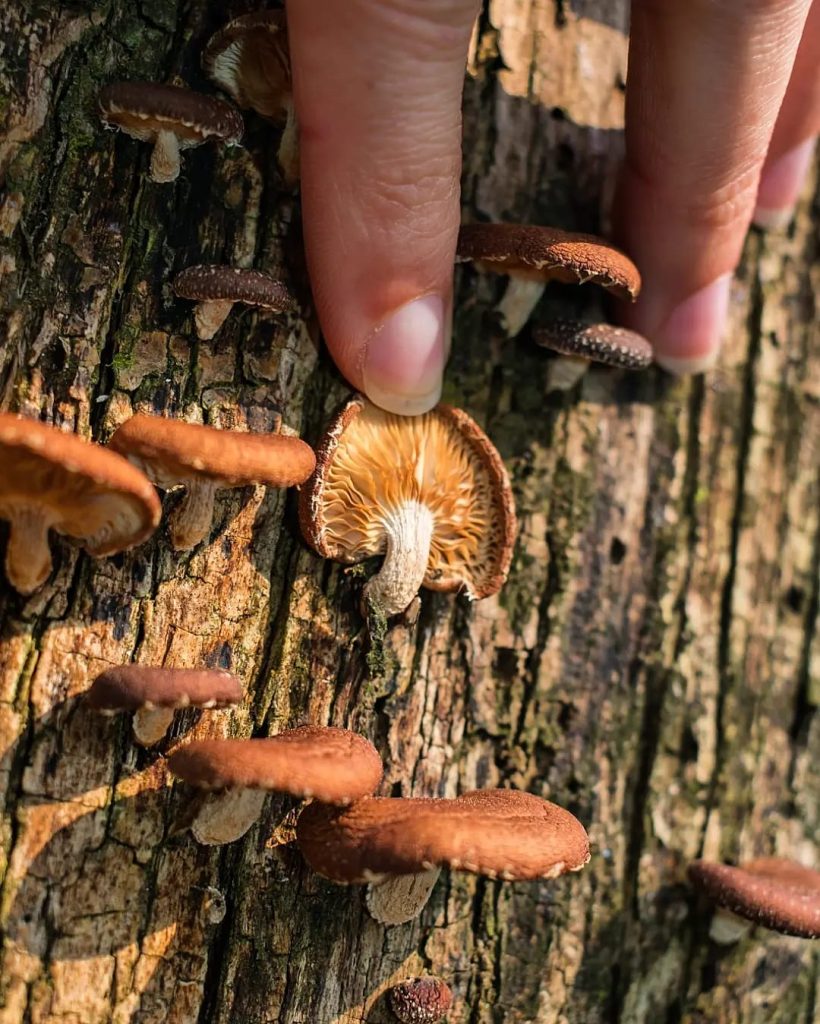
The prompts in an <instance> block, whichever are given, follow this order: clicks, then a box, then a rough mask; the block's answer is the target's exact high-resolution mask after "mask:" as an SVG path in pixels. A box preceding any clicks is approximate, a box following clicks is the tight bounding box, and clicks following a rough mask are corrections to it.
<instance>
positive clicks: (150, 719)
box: [131, 708, 174, 747]
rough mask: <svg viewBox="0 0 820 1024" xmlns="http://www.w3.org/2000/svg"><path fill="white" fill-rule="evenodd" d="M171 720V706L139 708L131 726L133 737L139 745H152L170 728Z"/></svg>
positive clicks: (172, 712)
mask: <svg viewBox="0 0 820 1024" xmlns="http://www.w3.org/2000/svg"><path fill="white" fill-rule="evenodd" d="M173 720H174V709H173V708H139V710H137V711H135V712H134V721H133V723H132V726H131V727H132V729H133V730H134V739H135V740H136V741H137V743H139V745H140V746H141V747H153V745H154V744H155V743H159V741H160V740H161V739H162V738H163V736H165V734H166V733H167V732H168V730H169V729H170V728H171V723H172V722H173Z"/></svg>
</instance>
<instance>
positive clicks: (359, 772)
mask: <svg viewBox="0 0 820 1024" xmlns="http://www.w3.org/2000/svg"><path fill="white" fill-rule="evenodd" d="M168 766H169V768H170V769H171V771H172V772H173V773H174V775H176V776H177V777H178V778H180V779H183V780H184V781H185V782H189V783H190V784H191V785H193V786H198V787H200V788H201V789H266V790H275V791H277V792H280V793H289V794H290V795H291V796H297V797H310V796H313V797H315V798H316V799H317V800H322V801H324V802H326V803H328V804H346V803H350V802H351V801H353V800H358V799H360V798H361V797H363V796H367V795H368V794H370V793H372V792H373V790H374V789H375V788H376V787H377V786H378V785H379V783H380V782H381V779H382V774H383V771H384V769H383V766H382V761H381V758H380V757H379V754H378V751H377V750H376V748H375V747H374V746H373V744H372V743H370V742H369V741H368V740H366V739H365V738H364V737H363V736H358V735H357V734H356V733H353V732H349V731H348V730H347V729H333V728H320V727H318V726H309V725H308V726H303V727H301V728H299V729H289V730H288V731H287V732H282V733H279V735H278V736H272V737H270V738H266V739H233V740H197V741H194V742H192V743H188V744H186V745H185V746H184V747H180V748H179V749H178V750H175V751H174V752H173V754H171V756H170V757H169V758H168Z"/></svg>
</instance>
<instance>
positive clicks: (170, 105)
mask: <svg viewBox="0 0 820 1024" xmlns="http://www.w3.org/2000/svg"><path fill="white" fill-rule="evenodd" d="M99 106H100V116H101V118H102V119H103V121H104V122H105V123H106V124H107V125H108V126H109V127H114V128H120V129H122V131H124V132H125V133H126V134H127V135H130V136H131V137H132V138H135V139H141V140H143V141H149V140H152V139H154V138H155V137H156V135H157V133H158V132H163V131H167V132H173V133H174V135H176V137H177V138H178V140H179V145H180V147H181V148H182V149H188V148H190V147H192V146H198V145H200V143H203V142H206V141H208V140H209V139H216V140H219V141H222V142H226V143H229V144H237V143H239V141H240V139H241V138H242V132H243V130H244V124H243V122H242V116H241V114H239V112H238V111H236V110H234V108H233V107H232V106H230V104H228V103H225V102H224V101H223V100H218V99H215V98H214V97H213V96H205V95H204V94H202V93H198V92H194V91H193V90H192V89H184V88H182V87H181V86H178V85H164V84H162V83H159V82H112V83H111V84H110V85H106V86H104V88H103V89H101V90H100V96H99Z"/></svg>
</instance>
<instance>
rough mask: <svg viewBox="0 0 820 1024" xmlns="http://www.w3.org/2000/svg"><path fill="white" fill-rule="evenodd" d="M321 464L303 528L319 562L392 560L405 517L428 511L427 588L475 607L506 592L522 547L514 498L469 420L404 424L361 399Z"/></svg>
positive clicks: (422, 419) (336, 424) (331, 437)
mask: <svg viewBox="0 0 820 1024" xmlns="http://www.w3.org/2000/svg"><path fill="white" fill-rule="evenodd" d="M316 459H317V464H316V471H315V473H314V474H313V476H312V477H311V479H310V480H309V481H308V483H307V484H306V485H305V487H304V488H303V489H302V491H301V495H300V503H299V521H300V523H301V526H302V531H303V533H304V535H305V538H306V539H307V541H308V543H310V544H311V545H312V547H313V548H314V549H315V550H316V551H317V552H318V553H319V554H320V555H322V556H323V557H325V558H333V559H336V560H337V561H340V562H346V563H354V562H361V561H363V560H364V559H366V558H370V557H372V556H373V555H380V554H385V553H386V552H389V551H390V545H391V544H396V543H398V541H397V540H396V538H395V537H394V535H393V533H394V532H395V531H396V530H398V527H397V526H396V525H395V524H396V522H397V520H400V519H401V515H402V510H403V509H405V508H407V507H415V506H422V507H423V508H426V509H427V510H429V513H431V515H432V538H431V540H430V544H429V558H426V559H425V565H423V566H422V567H421V570H422V572H423V585H424V586H425V587H428V588H429V589H431V590H460V589H464V590H466V592H467V594H468V595H469V596H470V597H472V598H481V597H487V596H489V595H490V594H494V593H496V591H498V590H499V589H500V588H501V586H502V584H503V583H504V581H505V579H506V578H507V573H508V571H509V567H510V561H511V559H512V551H513V543H514V540H515V529H516V520H515V505H514V500H513V496H512V490H511V488H510V482H509V478H508V477H507V471H506V469H505V468H504V464H503V462H502V460H501V456H500V455H499V454H498V452H497V451H496V449H495V448H494V446H493V444H492V442H491V441H490V440H489V438H488V437H487V436H486V434H484V432H483V431H482V430H481V429H480V428H479V427H478V426H477V425H476V424H475V423H474V422H473V420H472V419H470V417H469V416H468V415H467V414H466V413H465V412H462V411H461V410H460V409H453V408H450V407H449V406H446V405H439V406H437V407H436V408H435V409H433V410H432V411H431V412H429V413H426V414H425V415H424V416H412V417H407V416H396V415H393V414H391V413H388V412H385V411H384V410H382V409H380V408H378V407H377V406H375V405H373V404H372V403H370V402H368V401H367V400H366V399H364V398H362V397H361V396H354V397H353V398H352V399H351V400H350V401H349V402H348V403H347V404H346V405H345V406H344V408H343V409H342V410H341V412H340V413H339V414H338V415H337V416H336V418H335V419H334V420H333V421H332V423H331V424H330V426H329V428H328V430H327V433H326V434H325V436H324V438H323V440H322V442H321V445H320V447H319V449H318V451H317V456H316ZM394 528H395V529H394ZM391 531H393V532H391Z"/></svg>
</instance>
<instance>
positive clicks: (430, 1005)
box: [387, 975, 453, 1024]
mask: <svg viewBox="0 0 820 1024" xmlns="http://www.w3.org/2000/svg"><path fill="white" fill-rule="evenodd" d="M387 999H388V1002H389V1003H390V1009H391V1010H392V1011H393V1013H394V1014H395V1016H396V1018H397V1019H398V1020H399V1021H401V1024H436V1022H437V1021H440V1020H441V1018H442V1017H444V1016H445V1014H447V1013H448V1012H449V1010H450V1007H451V1006H452V1004H453V993H452V992H451V991H450V986H449V985H448V984H447V983H446V982H445V981H442V979H441V978H436V977H434V976H433V975H427V976H425V977H423V978H408V979H407V980H406V981H400V982H399V983H398V984H397V985H393V987H392V988H391V989H390V990H389V992H388V996H387Z"/></svg>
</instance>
